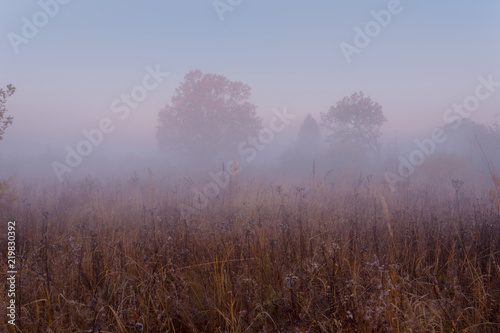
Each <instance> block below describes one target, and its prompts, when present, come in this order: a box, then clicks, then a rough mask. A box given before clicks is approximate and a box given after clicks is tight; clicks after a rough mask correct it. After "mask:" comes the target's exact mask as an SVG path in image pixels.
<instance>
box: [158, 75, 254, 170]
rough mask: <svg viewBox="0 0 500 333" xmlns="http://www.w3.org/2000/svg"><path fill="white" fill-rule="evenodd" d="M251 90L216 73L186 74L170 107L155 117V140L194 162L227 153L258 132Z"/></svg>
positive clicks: (168, 149) (167, 106)
mask: <svg viewBox="0 0 500 333" xmlns="http://www.w3.org/2000/svg"><path fill="white" fill-rule="evenodd" d="M250 92H251V88H250V86H248V85H247V84H244V83H242V82H233V81H230V80H228V79H227V78H226V77H225V76H223V75H219V74H203V73H202V72H201V71H200V70H193V71H190V72H189V73H188V74H186V76H185V77H184V81H183V82H182V83H181V84H180V86H179V87H178V88H177V90H176V92H175V95H174V96H173V97H172V99H171V104H168V105H166V106H165V108H163V109H162V110H161V111H160V112H159V115H158V121H159V126H158V132H157V139H158V142H159V144H160V147H161V148H162V149H163V150H167V151H172V152H175V153H177V154H181V156H186V155H188V156H191V157H195V158H197V159H200V158H201V159H208V160H210V159H214V158H215V156H216V155H217V154H231V153H233V152H234V151H236V147H237V146H238V143H239V142H241V141H243V140H244V139H245V138H247V137H248V136H249V135H254V134H256V133H257V132H258V131H259V130H260V129H261V126H262V125H261V122H262V121H261V119H260V118H258V117H257V116H256V106H255V105H254V104H252V103H250V102H248V98H249V97H250Z"/></svg>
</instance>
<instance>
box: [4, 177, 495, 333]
mask: <svg viewBox="0 0 500 333" xmlns="http://www.w3.org/2000/svg"><path fill="white" fill-rule="evenodd" d="M21 185H22V186H21ZM21 185H19V186H18V189H19V192H20V193H19V194H20V197H19V199H18V201H17V203H16V204H15V205H14V207H13V208H12V210H13V215H12V216H14V217H15V218H16V221H17V226H18V227H17V235H18V236H17V237H18V239H17V246H18V250H17V254H18V261H19V262H20V265H19V267H18V287H17V288H18V299H17V304H19V308H18V316H19V320H18V331H19V332H48V331H52V332H85V331H86V332H99V331H102V332H277V331H280V332H337V331H342V332H498V331H500V325H499V323H500V305H499V300H500V279H499V276H500V265H499V262H500V223H499V221H500V214H499V211H498V207H497V206H496V202H493V203H491V202H488V201H482V200H481V199H480V198H473V197H472V198H469V197H467V196H466V195H465V194H463V193H462V195H461V196H459V195H458V191H457V195H456V197H453V196H452V197H444V196H438V195H435V194H433V193H432V191H426V190H425V189H414V190H412V189H410V188H404V189H400V190H399V192H398V193H395V194H393V193H390V192H389V191H387V190H384V189H383V188H382V187H379V188H375V187H374V186H373V184H370V185H367V186H356V187H355V188H356V190H351V191H349V190H344V191H340V190H334V189H333V187H331V186H328V185H325V184H311V185H310V186H309V187H308V188H302V187H294V186H287V185H286V184H283V185H281V186H278V187H277V186H274V187H269V186H260V185H258V184H257V183H256V182H254V181H250V180H247V181H245V179H243V178H242V177H240V179H238V182H237V183H236V182H234V183H232V184H231V188H228V189H226V190H221V192H220V194H219V196H218V197H217V198H215V199H213V200H211V202H210V204H209V206H208V207H207V208H205V209H203V210H201V211H198V212H197V213H196V214H192V215H190V216H188V217H185V216H182V214H181V212H180V209H179V205H180V204H191V202H190V200H191V199H190V197H191V194H190V192H189V188H186V186H184V187H183V185H182V184H181V183H179V184H176V183H172V182H169V181H159V180H154V177H153V175H152V172H149V173H148V177H147V179H145V180H144V181H142V182H141V181H140V180H139V179H138V178H137V177H136V178H133V179H131V180H122V181H118V180H97V179H90V178H87V179H85V180H82V181H79V182H73V183H68V182H66V183H63V184H52V183H44V184H21ZM358 185H359V184H358ZM189 186H192V182H190V183H189V185H188V187H189ZM462 192H463V191H462ZM5 264H6V260H4V258H2V261H1V265H2V267H1V271H2V272H5V271H7V269H6V267H5ZM0 289H1V290H0V293H1V294H2V295H5V284H1V287H0ZM4 305H5V304H2V310H1V311H4V309H5V306H4ZM0 314H2V312H0ZM0 325H1V326H3V327H4V328H3V330H8V329H9V325H7V323H6V316H5V315H4V314H2V316H1V319H0ZM11 331H12V330H11Z"/></svg>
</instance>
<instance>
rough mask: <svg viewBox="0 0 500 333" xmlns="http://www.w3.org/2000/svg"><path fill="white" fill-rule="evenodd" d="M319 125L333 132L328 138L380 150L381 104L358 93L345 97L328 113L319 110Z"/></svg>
mask: <svg viewBox="0 0 500 333" xmlns="http://www.w3.org/2000/svg"><path fill="white" fill-rule="evenodd" d="M321 120H322V124H323V125H324V126H325V127H326V128H327V129H329V130H331V131H332V135H330V137H329V140H330V141H331V142H332V141H335V140H339V141H341V142H345V143H354V144H356V145H360V146H362V147H365V148H367V149H368V150H370V151H373V152H375V153H376V154H379V153H380V144H379V142H378V139H379V137H380V126H382V124H383V123H384V122H386V121H387V118H386V117H385V116H384V113H383V112H382V106H380V104H378V103H375V102H373V101H372V100H371V99H370V98H369V97H365V95H364V94H363V92H362V91H361V92H357V93H354V94H352V95H351V96H349V97H347V96H346V97H344V98H343V99H342V100H341V101H339V102H337V105H335V106H332V107H330V109H329V110H328V112H327V113H321Z"/></svg>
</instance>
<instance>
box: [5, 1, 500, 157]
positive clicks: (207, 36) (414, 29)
mask: <svg viewBox="0 0 500 333" xmlns="http://www.w3.org/2000/svg"><path fill="white" fill-rule="evenodd" d="M217 6H218V7H217ZM44 8H45V9H44ZM217 8H218V9H217ZM221 8H222V9H221ZM390 8H392V9H393V11H394V12H391V11H390V10H389V9H390ZM228 9H230V10H228ZM44 11H45V12H49V14H51V15H48V14H44ZM218 11H219V12H218ZM381 11H382V12H381ZM387 12H388V13H389V14H390V18H387V16H386V17H385V21H384V24H383V25H385V26H383V25H382V24H381V23H378V28H377V23H375V24H373V23H374V22H376V21H375V16H376V15H381V14H380V13H387ZM373 13H375V16H374V14H373ZM377 13H378V14H377ZM499 14H500V2H498V1H493V0H491V1H481V2H472V1H464V0H459V1H423V0H421V1H418V0H413V1H410V0H402V1H400V2H398V1H394V0H391V1H326V0H321V1H314V2H312V1H284V0H276V1H263V0H252V1H250V0H242V1H238V0H221V1H210V0H208V1H207V0H205V1H194V0H192V1H180V0H177V1H149V2H139V1H128V0H126V1H116V0H110V1H95V0H89V1H77V0H72V1H68V0H65V1H63V0H60V2H57V1H56V0H41V1H23V2H21V1H13V0H10V1H7V0H2V1H0V86H2V87H5V86H6V85H7V84H9V83H10V84H13V85H14V86H15V87H16V88H17V91H16V93H15V95H13V96H12V97H10V98H9V100H8V104H7V107H8V109H9V114H10V115H12V116H13V117H14V124H13V125H12V126H11V127H10V128H8V130H7V132H6V134H5V136H4V140H3V141H2V142H0V154H2V153H3V154H4V155H5V154H20V155H33V154H41V153H43V152H44V151H47V150H50V151H51V152H52V153H53V154H55V155H61V156H63V154H64V147H65V146H67V145H70V146H75V145H76V144H77V143H78V142H79V141H80V140H82V139H83V138H84V137H83V134H82V131H83V130H91V129H93V128H96V127H98V126H99V123H100V121H101V120H102V119H104V118H109V119H111V120H112V121H113V123H114V125H115V126H116V128H115V130H114V131H113V132H112V133H111V134H107V135H106V136H105V137H104V141H103V143H102V144H101V145H100V146H99V147H97V148H96V150H98V151H101V152H106V151H109V150H111V149H112V150H113V151H118V152H123V153H132V152H151V153H154V152H157V142H156V139H155V134H156V127H157V115H158V112H159V111H160V109H161V108H163V107H164V106H165V105H166V104H168V103H169V102H170V99H171V97H172V95H173V94H174V93H175V89H176V87H177V86H178V85H179V84H180V82H181V81H182V80H183V77H184V75H186V74H187V73H188V72H189V71H190V70H193V69H200V70H201V71H203V72H204V73H217V74H222V75H224V76H226V77H227V78H228V79H230V80H233V81H242V82H244V83H246V84H248V85H250V86H251V87H252V96H251V98H250V100H251V102H253V103H254V104H255V105H257V112H258V114H259V115H260V116H261V117H262V118H263V119H264V124H266V121H267V119H269V118H270V117H271V116H272V115H273V113H272V110H273V108H278V109H281V108H283V107H286V108H287V110H288V111H289V112H291V113H293V114H296V115H298V116H300V117H302V118H303V117H304V116H305V115H306V114H307V113H310V114H312V115H313V116H314V117H315V118H316V119H319V116H320V113H321V112H327V111H328V108H329V107H330V106H331V105H334V104H335V103H336V102H337V101H339V100H340V99H342V98H343V97H344V96H347V95H350V94H352V93H353V92H356V91H360V90H362V91H364V92H365V94H366V95H368V96H370V97H371V98H372V99H373V100H374V101H376V102H378V103H379V104H381V105H382V107H383V111H384V113H385V115H386V117H387V118H388V122H387V123H386V124H385V125H384V127H383V129H382V130H383V132H384V134H385V135H398V136H405V135H409V136H417V137H418V136H421V137H425V136H426V135H427V134H428V133H429V132H430V131H432V129H434V128H435V127H439V126H443V125H444V121H443V114H444V112H445V110H446V109H447V108H449V107H451V106H452V105H453V103H457V102H462V101H463V100H464V98H466V97H467V96H469V95H471V94H473V93H474V91H475V88H476V86H477V85H478V82H479V81H478V77H480V76H483V77H485V78H486V77H488V75H491V76H492V78H493V80H497V81H500V68H499V65H500V61H499V59H500V43H499V41H500V38H499V37H500V20H499V19H498V18H499V17H500V15H499ZM382 17H383V15H382ZM379 18H380V17H379ZM37 22H38V23H37ZM370 22H371V23H370ZM35 23H37V24H38V25H39V27H36V26H35V28H36V29H37V31H36V32H35V33H34V32H33V31H30V29H29V27H28V28H27V26H28V25H34V24H35ZM370 24H371V25H370ZM367 27H372V28H373V27H374V28H373V29H375V30H368V31H369V32H370V34H371V35H372V37H370V36H368V35H366V33H367V30H366V29H367ZM357 29H359V30H357ZM358 31H362V33H364V34H365V37H366V36H368V38H369V40H370V41H369V43H367V44H368V45H364V44H362V43H361V44H358V46H359V47H357V46H356V40H355V39H356V35H357V34H358ZM26 32H28V34H26ZM30 33H31V35H30ZM25 37H27V38H25ZM358 37H359V36H358ZM19 40H23V42H19ZM358 41H359V38H358ZM365 42H366V40H365ZM342 43H344V44H342ZM347 44H349V45H350V46H351V47H356V49H357V53H352V54H350V56H349V57H346V56H345V54H344V52H343V51H342V48H341V45H347ZM347 58H349V60H350V61H348V59H347ZM148 68H149V70H154V69H156V68H159V70H160V71H161V72H162V73H164V72H168V75H166V76H165V77H162V78H161V82H158V85H157V87H155V88H154V89H152V90H151V91H148V93H147V96H146V97H145V99H144V100H143V101H141V102H140V103H138V105H137V107H136V108H134V109H131V110H130V113H129V114H128V116H127V117H126V119H119V118H118V115H117V114H116V113H113V111H112V106H111V105H112V104H113V102H114V101H115V100H116V99H117V98H120V96H121V95H122V94H130V93H131V91H132V90H133V89H134V87H136V86H138V85H141V84H142V82H143V79H144V77H145V76H146V75H147V74H148V73H149V72H148ZM498 90H499V91H497V92H493V93H492V94H491V96H490V97H489V98H488V99H486V100H484V101H481V103H480V105H479V108H478V109H477V110H476V111H475V112H474V113H473V114H472V116H471V119H473V120H476V121H480V122H485V123H491V122H492V121H493V120H494V119H495V116H496V115H497V113H499V112H500V108H499V102H500V88H498ZM299 125H300V123H296V126H299ZM294 126H295V125H294Z"/></svg>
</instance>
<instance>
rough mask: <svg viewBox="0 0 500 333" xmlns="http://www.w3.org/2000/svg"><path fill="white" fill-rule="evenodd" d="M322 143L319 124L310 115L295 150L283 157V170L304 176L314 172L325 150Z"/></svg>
mask: <svg viewBox="0 0 500 333" xmlns="http://www.w3.org/2000/svg"><path fill="white" fill-rule="evenodd" d="M322 141H323V139H322V137H321V133H320V129H319V125H318V122H317V121H316V119H314V118H313V117H312V116H311V115H310V114H308V115H307V116H306V117H305V119H304V121H303V122H302V125H300V128H299V132H298V135H297V141H296V142H295V144H294V146H293V148H291V149H290V150H288V151H286V152H285V153H284V154H283V155H282V156H281V162H282V164H283V169H288V170H290V171H293V172H296V173H302V174H304V173H307V172H314V170H315V165H316V162H317V161H316V160H317V159H318V158H319V157H320V155H321V152H322V150H323V144H322Z"/></svg>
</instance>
